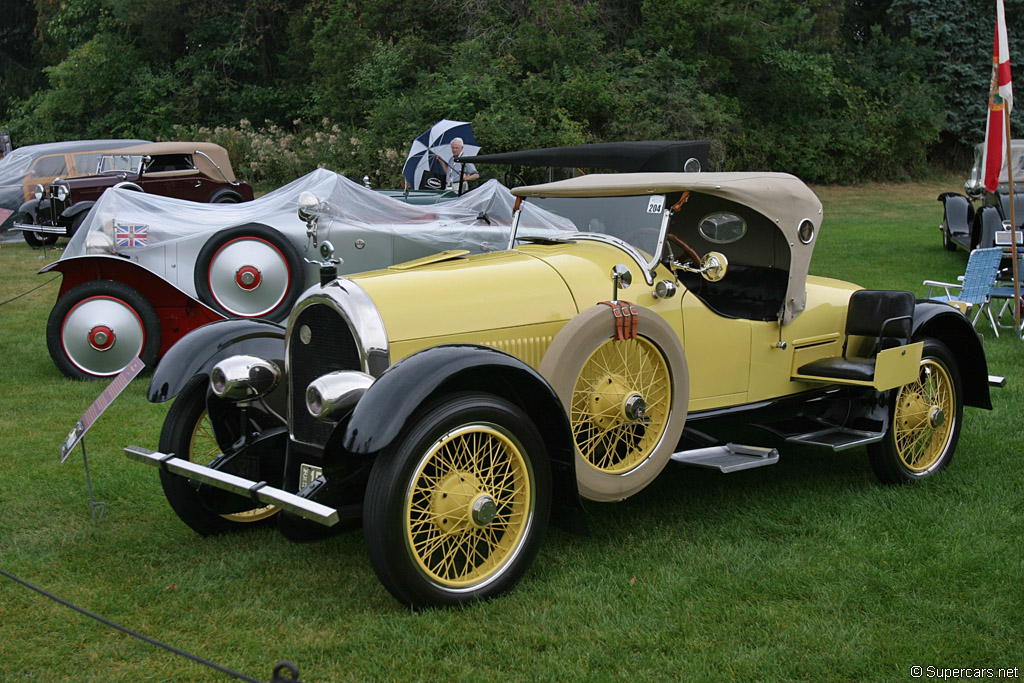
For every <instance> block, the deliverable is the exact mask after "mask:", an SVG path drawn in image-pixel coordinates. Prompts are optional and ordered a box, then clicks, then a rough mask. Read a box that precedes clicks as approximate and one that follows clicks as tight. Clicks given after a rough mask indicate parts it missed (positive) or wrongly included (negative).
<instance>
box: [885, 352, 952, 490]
mask: <svg viewBox="0 0 1024 683" xmlns="http://www.w3.org/2000/svg"><path fill="white" fill-rule="evenodd" d="M892 393H893V396H892V398H891V400H890V404H889V432H888V433H887V434H886V435H885V438H884V439H882V441H879V442H878V443H875V444H871V445H869V446H868V458H869V460H870V462H871V468H872V469H873V470H874V471H875V474H876V475H877V476H878V478H879V479H880V480H882V481H883V482H885V483H887V484H905V483H909V482H913V481H919V480H921V479H925V478H927V477H930V476H931V475H933V474H935V473H936V472H938V471H940V470H941V469H943V468H944V467H946V466H947V465H948V464H949V461H950V460H952V458H953V453H954V452H955V451H956V444H957V441H958V440H959V439H960V426H961V422H962V420H963V414H964V399H963V389H962V384H961V380H960V368H959V366H958V365H957V363H956V359H955V358H954V357H953V354H952V353H951V352H950V350H949V348H947V347H946V345H945V344H943V343H942V342H940V341H939V340H937V339H925V340H924V351H923V353H922V355H921V370H920V375H919V377H918V379H917V381H915V382H911V383H910V384H905V385H903V386H902V387H900V388H899V389H894V390H893V392H892Z"/></svg>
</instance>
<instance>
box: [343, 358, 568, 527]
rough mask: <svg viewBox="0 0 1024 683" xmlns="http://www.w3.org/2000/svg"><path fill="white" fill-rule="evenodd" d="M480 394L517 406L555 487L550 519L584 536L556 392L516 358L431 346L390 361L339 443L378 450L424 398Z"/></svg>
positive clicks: (348, 447)
mask: <svg viewBox="0 0 1024 683" xmlns="http://www.w3.org/2000/svg"><path fill="white" fill-rule="evenodd" d="M466 390H473V391H484V392H488V393H491V394H495V395H498V396H501V397H502V398H505V399H506V400H508V401H511V402H512V403H514V404H516V405H517V406H519V407H520V408H521V409H522V410H523V411H524V412H525V413H526V414H527V415H528V416H529V417H530V419H531V420H532V421H533V423H534V425H536V427H537V429H538V431H540V433H541V435H542V436H543V437H544V442H545V444H546V445H547V448H548V458H549V460H550V462H551V475H552V481H553V484H554V489H553V491H554V499H553V504H554V506H555V507H554V509H555V511H556V512H555V514H554V515H553V516H552V522H553V523H557V524H559V525H561V526H563V527H565V528H566V529H568V530H569V531H573V532H576V533H586V519H585V517H584V516H583V505H582V503H581V502H580V498H579V490H578V488H577V486H576V463H575V457H576V446H575V443H574V442H573V439H572V431H571V429H570V427H569V420H568V418H567V417H566V415H565V411H564V410H563V409H562V404H561V401H559V399H558V396H557V394H555V390H554V389H552V388H551V385H550V384H548V382H547V381H546V380H545V379H544V378H543V377H541V375H540V373H538V372H537V371H536V370H534V369H533V368H531V367H530V366H529V365H527V364H526V363H524V362H523V361H521V360H519V359H518V358H516V357H515V356H512V355H509V354H507V353H504V352H503V351H497V350H495V349H492V348H489V347H486V346H476V345H469V344H459V345H450V346H436V347H433V348H430V349H426V350H424V351H420V352H419V353H415V354H413V355H411V356H409V357H408V358H405V359H403V360H401V361H399V362H398V363H395V364H394V365H392V366H391V367H390V368H388V369H387V371H385V372H384V374H383V375H381V376H380V378H379V379H378V380H377V381H376V382H374V383H373V384H372V385H370V388H369V389H367V390H366V393H365V394H363V396H362V398H361V399H360V400H359V403H358V404H356V407H355V410H354V411H353V412H352V417H351V419H350V420H349V422H348V427H347V429H346V431H345V435H344V440H343V445H344V448H345V450H346V451H348V452H349V453H356V454H370V453H379V452H380V451H381V450H382V449H384V448H386V447H387V446H388V445H389V444H391V443H392V442H393V441H394V440H395V438H396V437H397V436H398V435H399V433H400V432H401V431H402V428H403V427H404V426H405V425H406V424H407V423H408V422H409V421H410V420H411V419H413V418H414V416H415V414H416V413H417V411H418V409H419V408H420V407H421V406H422V405H423V404H424V403H425V402H427V401H428V400H430V399H432V398H434V397H436V396H439V395H441V394H444V393H448V392H454V391H466Z"/></svg>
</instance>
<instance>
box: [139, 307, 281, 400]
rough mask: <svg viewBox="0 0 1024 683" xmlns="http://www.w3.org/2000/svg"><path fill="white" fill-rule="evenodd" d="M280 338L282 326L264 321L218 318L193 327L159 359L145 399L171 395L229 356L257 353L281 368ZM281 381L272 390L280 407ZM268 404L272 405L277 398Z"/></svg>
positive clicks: (176, 393)
mask: <svg viewBox="0 0 1024 683" xmlns="http://www.w3.org/2000/svg"><path fill="white" fill-rule="evenodd" d="M284 338H285V328H284V327H282V326H281V325H277V324H275V323H272V322H268V321H266V320H219V321H217V322H212V323H209V324H206V325H203V326H202V327H199V328H196V329H195V330H192V331H191V332H189V333H188V334H186V335H185V336H184V337H182V338H181V339H180V340H178V343H176V344H175V345H174V346H172V347H171V349H170V350H169V351H168V352H167V353H166V354H165V355H164V357H163V358H162V359H161V360H160V364H159V365H158V366H157V368H156V370H155V371H154V372H153V379H152V380H150V382H149V400H150V401H151V402H153V403H161V402H163V401H166V400H168V399H171V398H174V397H175V396H177V395H178V393H179V392H180V391H181V390H182V389H184V388H185V384H187V383H188V381H189V380H190V379H192V378H193V377H195V376H196V375H198V374H205V375H209V374H210V370H212V369H213V366H214V365H216V364H217V363H219V362H220V361H222V360H224V359H225V358H228V357H229V356H237V355H240V354H249V355H253V356H259V357H261V358H266V359H267V360H271V361H273V362H275V363H277V364H278V367H280V368H281V370H282V371H283V370H284ZM285 384H286V383H285V382H284V381H282V382H281V383H280V384H279V385H278V389H276V390H275V391H274V394H278V393H281V394H282V397H281V399H280V400H281V403H280V405H281V406H282V407H283V406H284V405H285V403H284V396H283V394H284V391H283V387H284V386H285ZM271 403H272V405H275V406H276V404H277V401H276V400H275V401H271ZM282 409H283V408H282ZM282 414H283V413H282Z"/></svg>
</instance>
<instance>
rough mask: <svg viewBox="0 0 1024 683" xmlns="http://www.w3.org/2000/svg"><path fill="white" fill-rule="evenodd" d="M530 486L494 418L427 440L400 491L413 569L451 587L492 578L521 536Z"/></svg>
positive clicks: (515, 445)
mask: <svg viewBox="0 0 1024 683" xmlns="http://www.w3.org/2000/svg"><path fill="white" fill-rule="evenodd" d="M532 485H533V481H532V472H531V470H530V466H529V463H528V462H527V460H526V458H525V457H524V455H523V452H522V446H520V444H519V442H518V441H517V440H516V439H515V437H513V436H512V434H510V433H509V432H508V431H506V430H505V429H503V428H502V427H500V426H498V425H494V424H490V423H482V424H473V425H465V426H463V427H459V428H458V429H456V430H453V431H451V432H448V433H447V434H445V435H444V436H442V437H441V438H440V439H438V440H437V441H436V442H434V443H433V444H432V445H431V446H430V448H428V449H427V453H426V454H425V455H424V456H423V458H422V459H421V460H420V462H419V465H418V466H417V469H416V473H415V475H414V476H413V478H412V482H411V484H410V487H409V492H408V495H407V497H406V507H405V518H406V529H407V535H406V541H407V543H408V547H409V551H410V552H411V553H412V556H413V559H414V560H415V561H416V564H417V566H418V567H419V569H420V571H421V572H423V573H424V574H425V575H426V576H428V577H430V578H431V579H433V580H435V581H438V582H440V583H442V584H444V585H446V586H449V587H452V588H463V587H470V586H472V587H477V586H479V585H480V584H482V583H486V582H487V581H489V580H490V579H491V578H493V577H494V576H495V575H496V574H498V573H499V572H500V570H501V569H502V568H504V567H505V566H507V565H508V563H509V562H511V561H512V560H513V559H515V557H516V555H517V554H518V552H519V550H520V548H521V547H522V544H523V542H524V541H525V539H526V531H527V530H528V528H529V525H530V522H531V520H532V513H533V499H532V490H531V487H532Z"/></svg>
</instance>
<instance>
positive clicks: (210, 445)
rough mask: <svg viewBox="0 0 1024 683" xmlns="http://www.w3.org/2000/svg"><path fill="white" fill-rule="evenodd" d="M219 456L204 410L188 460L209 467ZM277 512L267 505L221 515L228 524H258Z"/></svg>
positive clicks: (195, 429) (194, 428)
mask: <svg viewBox="0 0 1024 683" xmlns="http://www.w3.org/2000/svg"><path fill="white" fill-rule="evenodd" d="M218 455H220V446H219V445H218V444H217V437H215V436H214V435H213V426H212V425H211V424H210V415H209V413H207V412H206V411H205V410H204V411H203V414H202V415H200V416H199V419H198V420H196V426H195V427H193V428H192V438H191V439H189V460H190V461H192V462H194V463H196V464H198V465H209V464H210V463H211V462H212V461H213V459H214V458H216V457H217V456H218ZM276 512H277V508H276V507H275V506H273V505H268V506H266V507H261V508H253V509H252V510H244V511H242V512H233V513H231V514H228V515H221V517H223V518H224V519H226V520H228V521H229V522H258V521H260V520H261V519H266V518H267V517H270V516H271V515H273V514H275V513H276Z"/></svg>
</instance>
